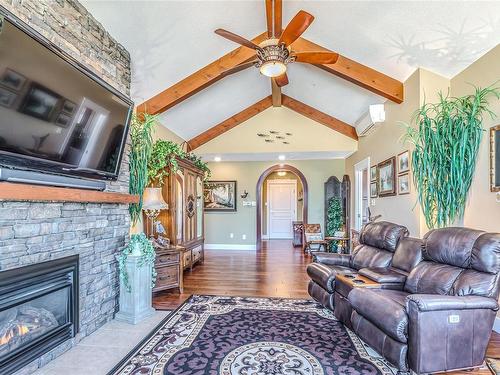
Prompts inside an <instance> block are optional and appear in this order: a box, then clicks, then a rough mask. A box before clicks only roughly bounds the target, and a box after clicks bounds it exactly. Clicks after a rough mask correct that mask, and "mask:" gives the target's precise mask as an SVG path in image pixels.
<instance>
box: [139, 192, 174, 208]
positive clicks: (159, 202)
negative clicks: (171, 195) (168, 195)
mask: <svg viewBox="0 0 500 375" xmlns="http://www.w3.org/2000/svg"><path fill="white" fill-rule="evenodd" d="M142 209H143V210H166V209H168V204H167V202H165V200H164V199H163V196H162V194H161V188H146V189H144V194H143V195H142Z"/></svg>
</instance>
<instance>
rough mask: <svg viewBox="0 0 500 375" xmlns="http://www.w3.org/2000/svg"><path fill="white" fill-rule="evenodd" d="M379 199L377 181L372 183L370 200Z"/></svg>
mask: <svg viewBox="0 0 500 375" xmlns="http://www.w3.org/2000/svg"><path fill="white" fill-rule="evenodd" d="M377 197H378V187H377V181H372V182H370V198H377Z"/></svg>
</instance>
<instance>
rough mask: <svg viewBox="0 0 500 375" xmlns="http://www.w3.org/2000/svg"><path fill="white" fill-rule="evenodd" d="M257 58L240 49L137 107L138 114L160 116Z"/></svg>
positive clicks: (263, 35)
mask: <svg viewBox="0 0 500 375" xmlns="http://www.w3.org/2000/svg"><path fill="white" fill-rule="evenodd" d="M266 37H267V33H262V34H260V35H259V36H257V37H256V38H254V39H252V42H254V43H256V44H259V43H261V42H262V41H263V40H265V39H266ZM253 58H255V51H254V50H251V49H250V48H246V47H239V48H236V49H235V50H233V51H231V52H229V53H228V54H226V55H224V56H222V57H221V58H219V59H217V60H215V61H214V62H212V63H210V64H208V65H207V66H205V67H204V68H201V69H200V70H198V71H197V72H195V73H193V74H191V75H190V76H188V77H186V78H184V79H183V80H182V81H179V82H177V83H176V84H174V85H173V86H170V87H169V88H168V89H166V90H164V91H162V92H160V93H159V94H157V95H155V96H153V97H152V98H151V99H148V100H146V101H145V102H144V103H142V104H139V105H138V106H137V112H138V113H144V112H146V113H149V114H152V115H154V114H159V113H162V112H165V111H166V110H167V109H169V108H172V107H173V106H175V105H176V104H179V103H180V102H182V101H183V100H185V99H187V98H189V97H190V96H192V95H194V94H196V93H197V92H199V91H201V90H203V89H204V88H206V87H208V86H210V85H212V84H213V83H215V82H217V81H218V80H220V79H221V78H222V76H221V73H222V72H224V71H226V70H228V69H230V68H233V67H235V66H236V65H239V64H242V63H244V62H247V61H250V60H251V59H253Z"/></svg>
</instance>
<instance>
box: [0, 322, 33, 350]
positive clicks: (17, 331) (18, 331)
mask: <svg viewBox="0 0 500 375" xmlns="http://www.w3.org/2000/svg"><path fill="white" fill-rule="evenodd" d="M29 331H30V330H29V328H28V327H27V326H25V325H24V324H18V325H16V326H15V327H13V328H12V329H10V330H9V332H6V333H5V334H4V335H3V336H2V337H0V345H5V344H7V343H8V342H9V341H10V340H12V339H13V338H14V337H16V336H22V335H25V334H27V333H28V332H29Z"/></svg>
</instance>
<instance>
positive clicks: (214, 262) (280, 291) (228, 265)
mask: <svg viewBox="0 0 500 375" xmlns="http://www.w3.org/2000/svg"><path fill="white" fill-rule="evenodd" d="M311 261H312V258H311V256H309V255H304V253H303V252H302V250H301V249H300V248H293V247H292V245H291V241H285V240H283V241H282V240H273V241H264V242H263V246H262V250H260V251H246V250H206V251H205V262H204V263H203V264H201V265H198V266H196V267H195V268H194V269H193V271H192V272H189V271H187V272H186V273H185V274H184V293H183V294H179V293H178V292H172V291H166V292H160V293H158V294H156V295H155V296H154V298H153V304H154V306H155V308H157V309H161V310H172V309H175V308H177V307H178V306H180V305H181V304H182V302H184V301H185V300H186V299H187V298H189V296H190V295H191V294H210V295H230V296H254V297H289V298H309V295H308V294H307V283H308V281H309V278H308V277H307V274H306V272H305V268H306V266H307V264H309V263H310V262H311ZM487 355H488V356H489V357H494V358H500V334H497V333H493V335H492V338H491V341H490V345H489V347H488V353H487ZM450 374H454V375H458V374H477V375H483V374H484V375H486V374H489V375H491V373H490V372H489V370H487V369H481V370H479V371H473V372H470V371H460V372H453V373H450Z"/></svg>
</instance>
